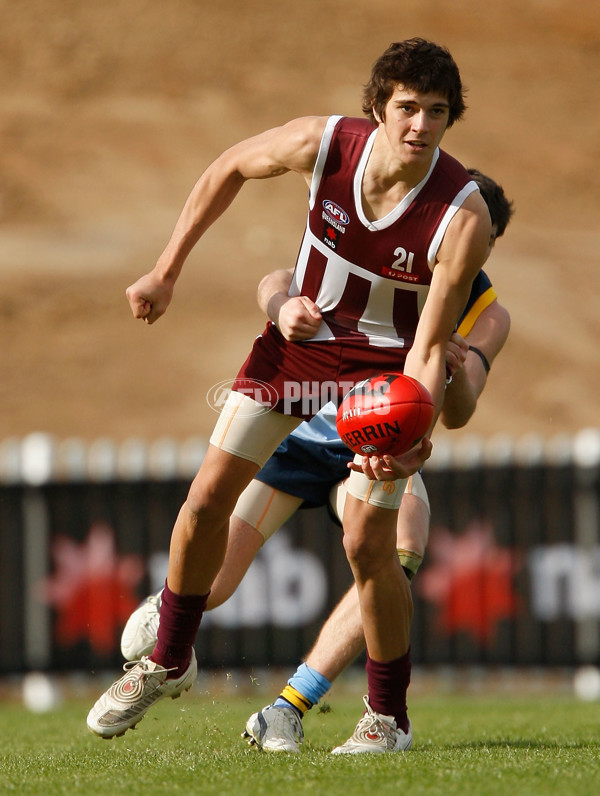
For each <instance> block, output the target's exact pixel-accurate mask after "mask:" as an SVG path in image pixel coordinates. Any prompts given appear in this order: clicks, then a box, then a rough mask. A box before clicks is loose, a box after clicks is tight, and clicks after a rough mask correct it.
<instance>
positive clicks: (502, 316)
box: [440, 301, 510, 429]
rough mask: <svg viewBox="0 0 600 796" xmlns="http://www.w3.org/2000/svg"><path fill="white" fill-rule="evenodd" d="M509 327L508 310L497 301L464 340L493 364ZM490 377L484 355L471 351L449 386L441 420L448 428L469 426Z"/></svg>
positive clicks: (488, 308) (486, 309)
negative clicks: (483, 360)
mask: <svg viewBox="0 0 600 796" xmlns="http://www.w3.org/2000/svg"><path fill="white" fill-rule="evenodd" d="M509 330H510V315H509V314H508V311H507V310H506V309H505V308H504V307H503V306H501V305H500V304H498V302H497V301H494V302H492V304H490V305H489V306H488V307H486V308H485V310H484V311H483V312H482V313H481V315H480V316H479V317H478V318H477V320H476V321H475V324H474V325H473V328H472V329H471V331H470V332H469V334H468V335H467V336H466V338H465V339H466V342H467V343H468V344H469V345H472V346H475V347H476V348H478V349H479V350H480V351H481V352H482V353H483V354H484V356H485V358H486V359H487V361H488V363H489V364H490V365H491V364H492V362H493V361H494V359H495V358H496V356H497V355H498V353H499V352H500V351H501V349H502V347H503V346H504V343H505V342H506V339H507V337H508V332H509ZM487 376H488V374H487V373H486V370H485V368H484V366H483V362H482V361H481V357H479V356H478V355H477V354H476V353H475V352H474V351H468V352H467V358H466V360H465V363H464V365H463V366H462V367H461V368H459V369H458V370H457V371H456V373H455V374H454V376H453V377H452V381H451V383H450V384H449V385H448V387H447V388H446V393H445V396H444V404H443V407H442V411H441V413H440V420H441V421H442V423H443V424H444V426H445V427H446V428H448V429H452V428H462V427H463V426H464V425H466V423H467V422H468V420H469V419H470V418H471V416H472V415H473V413H474V412H475V409H476V407H477V400H478V399H479V396H480V395H481V393H482V392H483V389H484V387H485V385H486V383H487Z"/></svg>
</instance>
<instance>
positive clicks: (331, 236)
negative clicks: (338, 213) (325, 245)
mask: <svg viewBox="0 0 600 796" xmlns="http://www.w3.org/2000/svg"><path fill="white" fill-rule="evenodd" d="M327 237H328V238H329V240H336V239H337V233H336V231H335V229H334V228H333V227H327Z"/></svg>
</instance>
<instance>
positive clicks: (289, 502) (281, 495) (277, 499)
mask: <svg viewBox="0 0 600 796" xmlns="http://www.w3.org/2000/svg"><path fill="white" fill-rule="evenodd" d="M302 502H303V501H302V498H299V497H295V496H294V495H288V494H287V493H286V492H280V491H279V489H274V488H273V487H272V486H269V485H268V484H263V482H262V481H257V480H254V481H250V483H249V484H248V486H247V487H246V489H244V491H243V492H242V494H241V495H240V496H239V498H238V502H237V503H236V505H235V508H234V510H233V513H234V514H235V516H236V517H239V518H240V519H241V520H244V521H245V522H247V523H248V525H251V526H252V527H253V528H256V530H257V531H258V532H259V533H260V534H261V535H262V537H263V538H264V540H265V542H266V541H267V539H268V538H269V537H271V536H272V535H273V534H274V533H275V531H278V530H279V528H281V526H282V525H283V524H284V522H286V520H289V518H290V517H291V516H292V514H294V512H295V511H296V509H297V508H298V507H299V506H300V505H301V504H302Z"/></svg>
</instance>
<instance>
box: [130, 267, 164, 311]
mask: <svg viewBox="0 0 600 796" xmlns="http://www.w3.org/2000/svg"><path fill="white" fill-rule="evenodd" d="M125 295H126V296H127V301H128V302H129V306H130V307H131V311H132V312H133V317H134V318H138V319H139V320H142V321H144V322H145V323H154V321H156V320H158V319H159V318H160V316H161V315H163V314H164V313H165V312H166V309H167V307H168V306H169V303H170V301H171V298H172V296H173V286H172V285H171V284H169V283H167V282H165V281H164V280H162V279H160V278H158V277H157V276H156V275H155V274H154V272H153V271H151V272H150V273H149V274H145V276H142V277H140V279H138V281H137V282H134V284H133V285H131V286H130V287H128V288H127V290H126V291H125Z"/></svg>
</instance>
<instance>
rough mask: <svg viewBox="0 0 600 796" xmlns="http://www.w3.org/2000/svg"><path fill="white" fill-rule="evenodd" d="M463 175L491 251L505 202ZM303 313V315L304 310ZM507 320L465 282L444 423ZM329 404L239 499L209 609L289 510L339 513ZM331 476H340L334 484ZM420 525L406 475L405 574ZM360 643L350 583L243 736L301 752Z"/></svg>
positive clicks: (461, 416) (338, 456) (151, 614)
mask: <svg viewBox="0 0 600 796" xmlns="http://www.w3.org/2000/svg"><path fill="white" fill-rule="evenodd" d="M469 173H470V174H471V176H472V177H473V178H474V179H475V181H476V182H477V184H478V185H479V189H480V191H481V193H482V196H483V198H484V199H485V201H486V204H487V205H488V208H489V211H490V217H491V221H492V233H491V236H490V246H489V251H488V256H489V253H491V251H492V249H493V247H494V245H495V241H496V239H497V238H498V237H500V236H502V235H503V234H504V231H505V229H506V226H507V224H508V223H509V221H510V218H511V215H512V206H511V203H510V202H509V201H508V200H507V198H506V196H505V194H504V191H503V190H502V188H501V187H500V186H499V185H498V184H497V183H495V182H494V181H493V180H492V179H491V178H489V177H487V176H485V175H483V174H481V173H480V172H479V171H476V170H474V169H469ZM486 260H487V257H486ZM290 279H291V272H289V271H278V272H275V273H273V274H270V275H269V276H268V277H265V279H264V280H263V281H262V283H261V286H260V289H259V304H260V305H261V307H262V308H263V310H265V312H267V313H269V312H271V313H272V316H273V317H272V320H277V317H276V316H277V314H278V311H277V307H278V306H279V304H280V302H282V301H283V296H285V295H286V294H287V289H288V287H289V282H290ZM283 303H285V302H283ZM307 314H308V315H310V312H309V311H308V310H307ZM279 320H280V322H281V319H279ZM311 323H312V321H311V317H303V316H302V314H301V313H299V314H297V315H295V316H294V317H289V318H286V319H284V320H283V322H282V326H281V331H282V333H283V334H284V335H285V336H286V337H287V338H288V339H304V337H305V336H307V335H310V330H311ZM509 325H510V318H509V315H508V312H507V311H506V309H505V308H504V307H502V306H501V305H500V304H499V302H498V301H497V297H496V293H495V291H494V289H493V288H492V287H491V285H490V282H489V279H488V278H487V276H486V274H485V273H483V272H481V273H480V274H479V275H478V276H477V278H476V279H475V281H474V283H473V287H472V289H471V295H470V296H469V301H468V303H467V307H466V308H465V311H464V313H463V315H462V317H461V320H460V323H459V326H458V333H457V334H455V335H453V336H452V339H451V342H450V344H449V346H448V350H447V356H446V359H447V365H448V368H449V370H450V372H451V373H452V381H451V383H450V384H449V385H448V387H447V388H446V392H445V397H444V404H443V407H442V414H441V419H442V421H443V423H444V425H445V426H446V427H447V428H459V427H462V426H464V425H465V424H466V423H467V421H468V420H469V418H470V417H471V416H472V414H473V412H474V411H475V407H476V404H477V400H478V398H479V396H480V394H481V392H482V391H483V389H484V387H485V384H486V382H487V374H488V373H489V369H490V366H491V364H492V363H493V361H494V359H495V357H496V356H497V354H498V353H499V351H500V350H501V348H502V346H503V345H504V343H505V341H506V338H507V335H508V331H509ZM330 410H331V411H330V413H327V412H326V411H321V412H320V413H319V414H318V415H317V416H316V417H315V418H314V419H313V420H312V421H311V422H310V423H303V424H302V425H300V426H299V427H298V428H297V429H296V430H295V431H293V432H292V434H291V435H290V436H289V437H288V438H287V440H285V441H284V443H282V445H280V446H279V448H278V449H277V451H275V453H274V455H273V456H272V457H271V459H269V461H268V462H267V464H266V466H265V467H264V468H263V469H262V470H261V471H260V472H259V473H258V474H257V476H256V478H255V479H254V480H253V481H252V482H251V484H249V485H248V487H247V488H246V490H245V491H244V493H243V494H242V495H241V496H240V499H239V501H238V504H237V506H236V508H235V510H234V514H233V516H232V518H231V522H230V535H229V544H228V549H227V553H226V556H225V561H224V564H223V567H222V568H221V570H220V572H219V574H218V576H217V578H216V580H215V582H214V584H213V589H212V592H211V595H210V597H209V601H208V606H207V609H208V610H211V609H212V608H216V607H218V606H219V605H221V604H222V603H223V602H225V601H226V600H227V599H228V598H229V597H230V596H231V594H232V593H233V591H234V590H235V589H236V588H237V586H238V585H239V583H240V582H241V580H242V578H243V576H244V575H245V573H246V571H247V569H248V567H249V566H250V564H251V563H252V561H253V559H254V557H255V556H256V554H257V552H258V550H259V549H260V547H261V546H262V545H263V544H264V542H265V541H267V540H268V539H269V538H270V537H271V536H272V535H273V533H275V532H276V531H277V530H278V529H279V528H280V527H281V525H283V524H284V523H285V522H286V520H287V519H289V517H290V516H291V514H292V513H293V512H294V511H295V510H296V508H297V507H300V508H302V507H316V506H321V505H326V504H327V503H328V502H329V503H330V506H331V508H332V509H333V510H334V511H335V512H336V513H337V514H338V517H340V515H342V516H343V503H344V501H345V465H346V462H347V461H349V460H350V458H351V455H352V454H351V453H350V452H349V451H348V449H347V448H346V446H345V445H343V444H342V443H341V441H340V440H339V437H338V436H337V431H336V428H335V411H334V407H330ZM338 478H341V479H344V480H343V481H341V482H340V483H336V481H337V479H338ZM332 484H334V486H333V488H332ZM428 527H429V511H428V501H427V493H426V491H425V488H424V485H423V484H422V481H421V478H420V475H419V474H418V473H417V474H415V476H413V478H412V479H410V480H409V486H408V488H407V490H406V491H405V494H404V496H403V499H402V503H401V505H400V510H399V512H398V523H397V542H396V543H397V547H398V556H399V559H400V562H401V564H402V567H403V569H404V571H405V573H406V576H407V577H408V579H409V580H411V579H412V577H413V575H414V574H416V572H417V570H418V568H419V566H420V563H421V561H422V558H423V553H424V550H425V546H426V542H427V536H428ZM161 591H162V590H161ZM405 610H406V613H407V615H409V616H410V615H411V614H412V604H411V603H407V605H406V606H405ZM159 611H160V592H159V593H158V594H155V595H151V596H150V597H149V598H148V599H147V600H146V601H145V602H144V603H143V604H142V605H141V606H140V607H139V608H138V609H137V610H136V611H134V613H133V614H132V616H131V617H130V619H129V620H128V622H127V624H126V626H125V629H124V632H123V636H122V644H121V648H122V652H123V655H124V657H125V658H126V659H127V660H136V659H138V658H141V657H142V656H143V655H146V654H148V653H149V652H151V651H152V649H153V648H154V645H155V643H156V632H157V627H158V617H159ZM363 648H364V635H363V633H362V624H361V619H360V609H359V605H358V599H357V593H356V589H355V588H351V589H349V591H348V592H347V594H346V595H345V596H344V598H343V599H342V600H341V602H340V603H339V605H338V606H337V607H336V609H335V610H334V612H333V613H332V615H331V616H330V617H329V619H328V620H327V621H326V623H325V625H324V627H323V629H322V631H321V633H320V634H319V638H318V640H317V642H316V644H315V645H314V647H313V648H312V650H311V651H310V653H309V654H308V656H307V658H306V660H305V661H304V662H303V663H302V664H301V666H300V667H299V668H298V670H297V671H296V673H295V674H294V675H293V677H292V678H291V679H290V680H289V681H288V684H287V686H286V687H285V688H284V689H283V691H282V693H281V694H280V696H279V697H278V699H277V700H276V701H275V703H274V704H273V705H269V706H267V707H266V708H263V710H262V711H260V712H259V713H258V714H257V713H255V714H253V715H252V716H251V717H250V719H249V720H248V722H247V729H246V734H247V735H248V736H249V737H251V738H252V740H253V742H254V743H257V744H258V745H259V746H261V747H262V748H264V749H267V750H272V751H288V752H297V751H299V743H300V742H301V740H302V738H303V730H302V723H301V719H302V716H303V715H304V713H305V712H306V711H307V710H308V709H309V708H311V707H313V705H315V704H316V703H317V702H318V701H319V699H320V698H321V697H322V696H323V695H324V694H325V693H326V692H327V691H328V690H329V688H330V687H331V683H332V682H333V681H334V680H335V679H336V677H337V676H338V675H339V674H340V673H341V672H342V671H343V670H344V669H345V668H346V667H347V666H348V665H349V664H350V662H351V661H352V660H353V659H354V658H355V657H356V655H358V654H359V653H360V652H361V651H362V650H363ZM259 716H260V717H261V718H260V719H259ZM369 743H371V741H369Z"/></svg>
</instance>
